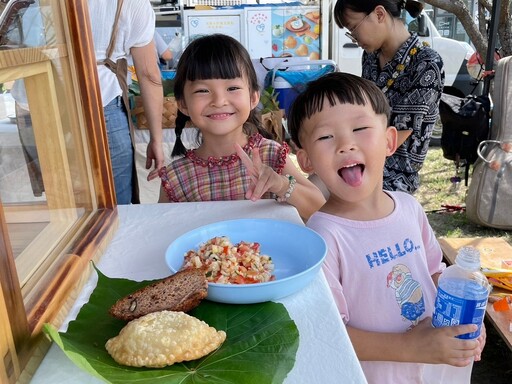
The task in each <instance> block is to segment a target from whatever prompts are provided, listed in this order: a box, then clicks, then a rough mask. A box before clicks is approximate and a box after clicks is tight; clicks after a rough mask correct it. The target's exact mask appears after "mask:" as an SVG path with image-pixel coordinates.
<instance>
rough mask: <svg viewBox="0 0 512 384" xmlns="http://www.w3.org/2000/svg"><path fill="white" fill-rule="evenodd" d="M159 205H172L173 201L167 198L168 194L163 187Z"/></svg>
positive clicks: (161, 187)
mask: <svg viewBox="0 0 512 384" xmlns="http://www.w3.org/2000/svg"><path fill="white" fill-rule="evenodd" d="M158 202H159V203H170V202H171V200H169V196H167V192H165V189H164V187H163V186H160V197H159V198H158Z"/></svg>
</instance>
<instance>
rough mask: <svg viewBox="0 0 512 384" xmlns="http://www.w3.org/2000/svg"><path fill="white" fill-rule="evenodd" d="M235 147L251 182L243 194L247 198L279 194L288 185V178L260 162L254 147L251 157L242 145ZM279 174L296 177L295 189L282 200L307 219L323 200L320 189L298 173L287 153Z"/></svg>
mask: <svg viewBox="0 0 512 384" xmlns="http://www.w3.org/2000/svg"><path fill="white" fill-rule="evenodd" d="M235 147H236V151H237V154H238V156H239V157H240V159H241V160H242V163H243V164H244V166H245V167H246V168H247V170H248V172H249V174H250V175H251V179H252V185H251V187H250V189H249V190H248V191H247V195H246V197H247V198H248V199H250V200H252V201H256V200H258V199H260V198H261V196H263V194H264V193H265V192H267V191H270V192H272V193H275V194H276V195H277V196H283V195H284V194H285V193H286V191H287V190H288V188H289V180H288V178H287V177H286V176H284V175H279V174H278V173H277V172H276V171H274V170H273V169H272V168H271V167H269V166H268V165H265V164H263V163H262V162H261V158H260V155H259V151H258V148H254V149H253V151H252V156H253V158H252V159H251V158H250V157H249V155H248V154H247V153H245V151H244V150H243V149H242V147H240V146H239V145H236V146H235ZM283 174H288V175H290V176H293V177H294V178H295V180H296V184H295V188H294V189H293V192H292V193H291V195H290V197H289V198H288V199H287V200H286V201H287V202H288V203H289V204H291V205H293V206H294V207H295V208H297V211H298V212H299V215H300V216H301V217H302V218H303V219H304V220H307V219H309V217H310V216H311V215H312V214H313V213H314V212H316V211H317V210H318V209H319V208H320V207H321V206H322V205H323V204H324V203H325V199H324V196H323V194H322V192H321V191H320V190H319V189H318V188H317V187H316V186H315V185H314V184H313V183H312V182H310V181H309V180H308V179H306V178H305V177H304V176H303V175H302V174H301V173H300V171H299V170H298V169H297V167H295V165H294V164H293V162H292V161H291V159H290V158H289V157H288V156H287V158H286V165H285V166H284V168H283Z"/></svg>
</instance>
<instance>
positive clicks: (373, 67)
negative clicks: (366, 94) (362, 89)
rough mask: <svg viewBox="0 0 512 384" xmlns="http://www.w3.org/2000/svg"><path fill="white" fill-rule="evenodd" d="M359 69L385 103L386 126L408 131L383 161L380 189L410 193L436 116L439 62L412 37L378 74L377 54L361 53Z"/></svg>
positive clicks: (440, 79)
mask: <svg viewBox="0 0 512 384" xmlns="http://www.w3.org/2000/svg"><path fill="white" fill-rule="evenodd" d="M362 65H363V73H362V77H363V78H365V79H369V80H372V81H373V82H374V83H375V84H377V86H378V87H379V88H381V89H382V91H383V92H384V93H385V94H386V96H387V98H388V100H389V104H390V106H391V118H390V125H393V126H395V127H396V128H397V130H399V131H400V130H412V133H411V135H410V136H409V138H408V139H407V140H406V141H405V142H404V143H403V144H402V145H401V146H400V147H398V148H397V150H396V152H395V153H394V154H393V155H392V156H390V157H388V159H387V160H386V165H385V167H384V189H385V190H391V191H404V192H408V193H413V192H414V191H416V189H418V187H419V184H420V180H419V174H418V172H419V170H420V169H421V167H422V166H423V162H424V160H425V157H426V155H427V150H428V145H429V141H430V137H431V135H432V129H433V128H434V124H435V122H436V119H437V116H438V114H439V100H440V98H441V93H442V91H443V86H444V76H445V75H444V70H443V60H442V59H441V56H439V54H438V53H437V52H436V51H434V50H433V49H431V48H430V47H428V46H425V45H423V43H422V42H421V41H420V40H419V38H418V36H417V35H416V34H414V35H412V36H411V37H410V38H409V39H408V40H407V41H406V42H405V43H404V44H403V45H402V46H401V47H400V49H399V50H398V51H397V53H396V54H395V56H394V57H393V59H392V60H391V61H390V62H388V63H387V64H386V65H385V66H384V68H383V69H382V70H381V69H380V67H379V51H376V52H372V53H366V52H364V54H363V59H362Z"/></svg>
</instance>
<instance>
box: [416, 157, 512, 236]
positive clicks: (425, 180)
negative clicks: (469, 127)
mask: <svg viewBox="0 0 512 384" xmlns="http://www.w3.org/2000/svg"><path fill="white" fill-rule="evenodd" d="M471 171H472V168H471V170H470V174H471ZM420 175H421V186H420V188H419V189H418V190H417V191H416V193H415V194H414V196H415V197H416V198H417V199H418V201H419V202H420V204H421V205H422V206H423V208H424V209H425V212H426V213H427V216H428V219H429V221H430V225H431V226H432V228H433V229H434V231H435V233H436V235H437V236H439V237H440V236H444V237H502V238H503V239H504V240H505V241H507V242H508V243H509V244H512V231H505V230H499V229H494V228H488V227H482V226H480V225H476V224H474V223H472V222H470V221H469V220H468V218H467V216H466V213H465V211H464V210H461V211H454V212H448V211H446V210H444V209H443V207H442V205H454V206H461V207H464V206H465V196H466V191H467V187H466V186H465V185H464V169H463V168H462V169H460V170H459V173H458V176H459V177H460V178H461V179H462V181H461V182H460V183H459V185H458V186H457V187H456V186H455V184H453V183H452V182H451V181H450V178H452V177H454V176H456V175H457V174H456V168H455V163H454V162H453V161H450V160H447V159H445V158H444V157H443V153H442V150H441V148H437V147H432V148H430V149H429V152H428V154H427V159H426V161H425V163H424V165H423V168H422V169H421V171H420ZM469 183H471V177H470V180H469Z"/></svg>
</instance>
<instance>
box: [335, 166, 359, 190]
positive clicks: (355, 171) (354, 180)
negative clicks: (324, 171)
mask: <svg viewBox="0 0 512 384" xmlns="http://www.w3.org/2000/svg"><path fill="white" fill-rule="evenodd" d="M363 173H364V164H352V165H349V166H346V167H342V168H340V169H338V175H339V176H340V177H341V178H342V179H343V181H344V182H345V183H347V184H348V185H350V186H351V187H358V186H359V185H361V183H362V182H363Z"/></svg>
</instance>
